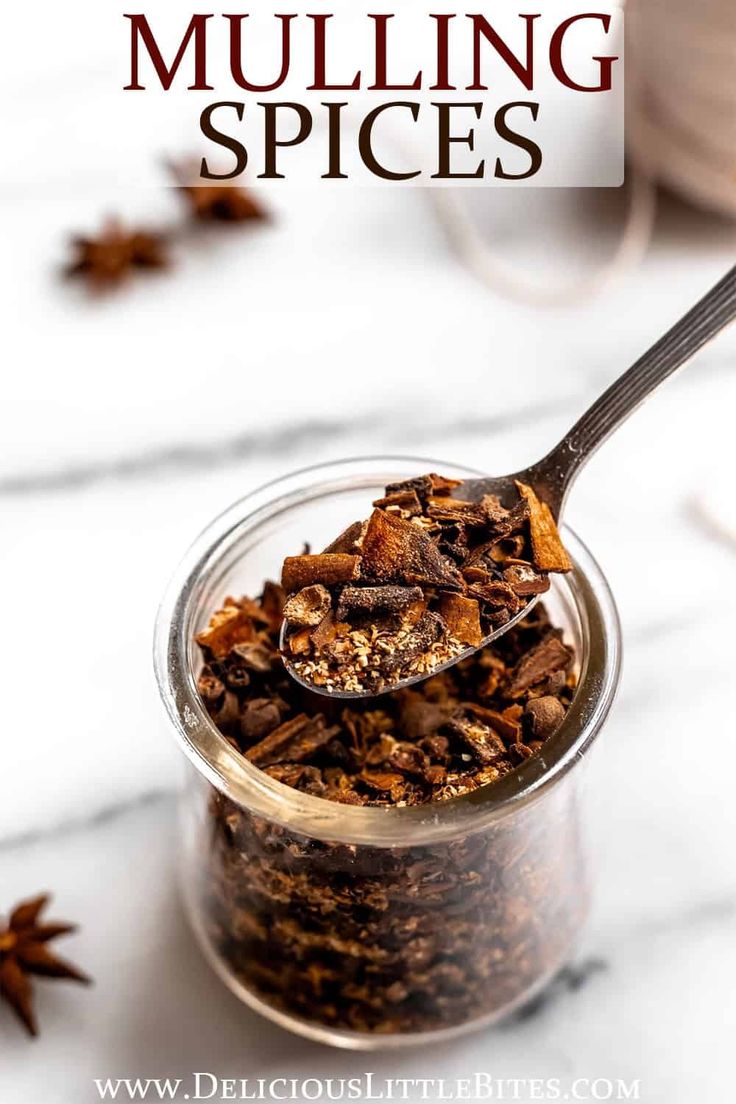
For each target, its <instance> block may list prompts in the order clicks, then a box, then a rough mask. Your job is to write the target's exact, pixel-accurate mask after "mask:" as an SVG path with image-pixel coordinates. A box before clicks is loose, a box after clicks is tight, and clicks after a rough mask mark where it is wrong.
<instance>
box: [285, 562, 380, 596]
mask: <svg viewBox="0 0 736 1104" xmlns="http://www.w3.org/2000/svg"><path fill="white" fill-rule="evenodd" d="M359 563H360V557H359V556H351V555H348V554H347V553H344V552H321V553H318V554H317V555H304V556H287V557H286V559H285V560H284V566H283V568H282V572H281V585H282V586H283V588H284V590H285V591H286V592H287V594H291V593H292V592H293V591H295V590H301V589H302V588H303V587H307V586H312V585H313V584H314V583H321V584H322V585H323V586H328V587H329V586H335V584H337V583H349V582H351V581H352V580H353V579H356V578H357V577H358V565H359Z"/></svg>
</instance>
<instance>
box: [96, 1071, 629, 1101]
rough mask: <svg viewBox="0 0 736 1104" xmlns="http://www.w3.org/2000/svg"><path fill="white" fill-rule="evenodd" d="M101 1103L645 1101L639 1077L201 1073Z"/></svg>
mask: <svg viewBox="0 0 736 1104" xmlns="http://www.w3.org/2000/svg"><path fill="white" fill-rule="evenodd" d="M94 1085H95V1088H96V1090H97V1094H98V1096H99V1099H100V1100H118V1101H130V1100H137V1101H155V1100H189V1101H212V1102H215V1104H217V1102H219V1101H228V1100H234V1101H245V1100H255V1101H299V1102H305V1101H332V1100H355V1101H401V1100H427V1101H446V1100H452V1101H462V1100H465V1101H471V1102H472V1101H485V1100H489V1101H517V1102H520V1104H527V1102H529V1104H531V1102H534V1101H563V1100H570V1101H609V1100H615V1101H619V1100H626V1101H629V1100H635V1101H639V1100H644V1099H645V1097H644V1096H643V1095H642V1087H641V1081H640V1079H638V1078H628V1079H625V1078H610V1077H595V1076H592V1077H576V1078H560V1077H548V1078H543V1077H494V1076H492V1074H490V1073H488V1072H486V1071H482V1072H474V1073H471V1074H469V1075H468V1076H467V1077H458V1078H443V1077H379V1076H377V1075H376V1074H374V1073H371V1072H365V1073H361V1074H358V1075H356V1076H354V1077H298V1078H297V1077H268V1078H265V1077H264V1078H261V1077H256V1078H248V1077H245V1078H232V1077H219V1076H218V1075H216V1074H214V1073H211V1072H208V1071H198V1072H193V1073H191V1074H188V1075H187V1076H186V1077H182V1078H140V1077H136V1078H113V1077H105V1078H95V1080H94Z"/></svg>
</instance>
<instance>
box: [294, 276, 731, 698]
mask: <svg viewBox="0 0 736 1104" xmlns="http://www.w3.org/2000/svg"><path fill="white" fill-rule="evenodd" d="M734 318H736V266H734V268H732V269H731V270H730V271H729V272H728V273H727V274H726V275H725V276H724V277H723V279H722V280H721V281H720V282H719V283H718V284H716V285H715V287H713V288H712V289H711V290H710V291H709V292H708V293H707V295H705V296H704V297H703V298H702V299H701V300H700V301H699V302H698V303H696V305H695V306H694V307H693V308H692V309H691V310H689V311H688V312H687V314H685V315H684V316H683V317H682V318H681V319H680V321H679V322H677V323H676V324H675V325H674V326H673V327H672V329H670V330H669V331H668V332H667V333H666V334H665V335H664V336H663V337H661V338H660V339H659V341H657V342H656V343H655V344H654V345H653V346H652V347H651V348H650V349H649V350H648V351H647V352H646V353H644V355H643V356H642V357H640V358H639V360H637V361H636V363H635V364H634V365H632V367H631V368H629V369H628V370H627V371H626V372H624V374H623V375H622V376H620V377H619V378H618V379H617V380H616V381H615V382H614V383H613V384H612V385H611V386H610V387H609V388H608V390H607V391H605V392H604V393H603V394H602V395H601V396H600V398H599V399H597V400H596V402H594V403H593V405H592V406H591V407H590V408H589V410H587V411H586V413H585V414H583V416H582V417H581V418H580V419H579V420H578V421H577V422H576V423H575V425H574V426H573V427H572V429H571V430H570V431H569V432H568V433H567V434H566V435H565V436H564V437H563V438H562V440H561V441H560V442H559V444H558V445H556V446H555V448H553V449H552V451H551V452H550V453H548V455H547V456H545V457H544V458H543V459H542V460H540V461H538V462H537V463H536V464H533V465H532V466H531V467H529V468H526V469H525V470H523V471H520V472H515V473H514V474H512V475H503V476H500V477H490V476H489V477H480V478H477V479H467V480H465V481H464V482H463V483H462V484H461V485H460V486H459V487H458V488H456V491H455V492H454V493H455V494H456V495H457V497H458V498H462V499H464V500H466V501H469V502H480V501H481V499H482V498H483V496H484V495H494V496H496V497H497V498H498V499H499V500H500V502H501V504H502V505H503V506H506V507H509V508H510V507H511V506H513V505H514V503H516V502H517V501H518V497H519V493H518V488H517V482H519V483H523V484H525V485H526V486H528V487H531V488H532V489H533V491H534V492H535V494H536V495H537V497H538V498H539V499H540V500H541V501H542V502H543V503H546V505H547V506H548V507H549V509H550V511H551V513H552V516H553V518H554V520H555V522H559V520H560V518H561V516H562V511H563V509H564V506H565V501H566V499H567V495H568V492H569V490H570V487H571V486H572V483H573V481H574V479H575V477H576V476H577V475H578V473H579V472H580V470H581V469H582V467H583V466H584V464H585V463H586V462H587V460H589V459H590V457H591V456H592V455H593V453H594V452H595V451H596V450H597V449H598V448H599V447H600V446H601V445H602V444H603V442H604V441H605V440H607V438H608V437H609V436H610V435H611V434H612V433H613V432H614V430H616V429H618V427H619V426H620V425H622V424H623V422H625V421H626V419H627V418H628V417H629V416H630V415H631V414H633V413H634V411H635V410H636V409H637V408H638V407H639V406H640V405H641V404H642V403H643V402H644V400H645V399H646V398H647V397H648V396H649V395H650V394H652V393H653V392H654V391H655V390H656V389H657V388H658V387H659V386H660V385H661V384H663V383H664V382H665V380H667V379H669V378H670V376H672V375H674V373H675V372H676V371H678V369H680V368H682V367H683V366H684V365H685V364H687V363H688V361H690V360H691V359H692V357H693V356H694V355H695V354H696V353H697V352H698V351H699V350H700V349H702V348H703V346H705V345H706V344H707V343H708V342H709V341H711V340H712V339H713V338H714V337H716V336H717V335H718V334H719V333H720V332H721V331H722V330H724V329H725V328H726V327H727V326H728V325H729V324H730V323H731V322H733V320H734ZM537 600H538V596H537V595H533V596H531V597H530V599H529V600H528V601H527V602H526V604H525V605H523V606H522V608H521V610H519V612H518V613H517V614H516V615H515V616H513V617H511V618H509V620H508V621H506V622H505V624H503V625H501V626H499V627H498V628H496V629H495V630H494V631H493V632H492V633H491V634H490V635H489V636H486V637H485V638H484V639H483V640H482V641H481V642H480V643H479V644H477V645H473V646H469V647H467V648H464V649H463V650H462V651H458V652H456V653H455V654H453V655H452V656H451V657H450V658H449V659H447V660H446V661H445V662H443V663H438V664H437V666H436V667H433V668H432V669H431V670H429V671H426V672H421V673H417V674H412V675H409V676H408V677H406V678H403V679H400V680H397V681H396V682H394V683H390V684H383V685H381V687H380V689H378V690H376V689H372V688H369V689H363V690H354V691H347V690H340V689H335V688H332V687H327V686H320V685H318V684H316V683H313V682H310V681H309V680H307V679H305V678H304V677H303V676H301V675H300V674H299V672H298V671H296V670H295V669H294V666H293V663H292V662H291V659H290V655H289V651H288V646H287V638H286V630H287V625H286V623H284V624H283V625H282V627H281V637H280V649H281V655H282V658H283V661H284V664H285V666H286V670H287V671H288V673H289V674H290V675H291V677H292V678H293V679H294V680H295V681H296V682H298V683H299V684H300V685H302V686H304V687H305V688H306V689H308V690H311V691H312V692H313V693H317V694H322V695H325V696H327V697H330V698H347V699H355V698H371V697H376V696H379V695H382V694H387V693H391V692H393V691H396V690H400V689H403V688H404V687H408V686H412V685H414V684H416V683H418V682H423V681H425V680H426V679H427V678H431V677H432V676H433V675H436V674H438V673H439V672H440V671H443V670H445V669H446V668H448V667H452V666H454V665H455V664H456V663H458V662H459V661H460V660H462V659H463V658H465V657H466V656H469V655H472V653H473V652H475V651H478V649H479V648H485V647H487V646H488V645H489V644H491V643H493V641H494V640H497V639H498V638H499V637H500V636H502V635H503V634H504V633H505V632H508V630H509V629H511V628H513V626H514V625H516V624H517V623H518V622H519V621H521V620H522V618H524V617H526V615H527V614H528V613H529V612H530V611H531V610H532V609H533V607H534V605H535V604H536V602H537Z"/></svg>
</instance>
